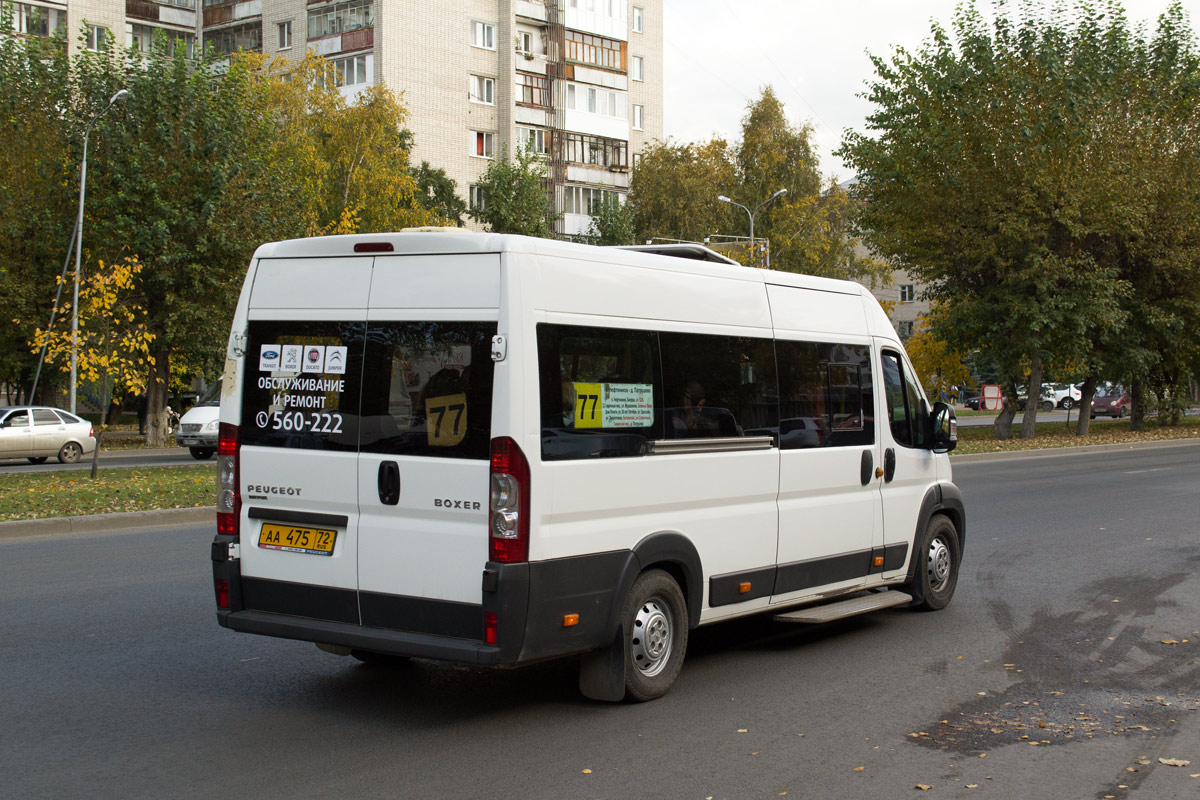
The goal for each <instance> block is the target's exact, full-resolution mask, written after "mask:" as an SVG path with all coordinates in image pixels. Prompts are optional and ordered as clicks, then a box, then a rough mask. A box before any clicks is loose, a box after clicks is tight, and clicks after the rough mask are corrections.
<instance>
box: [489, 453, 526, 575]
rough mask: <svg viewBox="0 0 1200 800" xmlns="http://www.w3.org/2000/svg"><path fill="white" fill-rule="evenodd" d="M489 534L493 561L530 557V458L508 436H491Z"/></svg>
mask: <svg viewBox="0 0 1200 800" xmlns="http://www.w3.org/2000/svg"><path fill="white" fill-rule="evenodd" d="M491 483H492V492H491V503H490V506H491V515H490V517H489V519H488V529H489V531H490V532H491V536H490V537H489V538H488V541H489V542H490V547H489V548H488V550H489V556H490V558H491V560H492V561H499V562H504V563H514V562H521V561H528V560H529V462H528V461H526V460H525V454H524V453H522V452H521V448H520V447H518V446H517V443H516V442H514V441H513V440H512V439H510V438H508V437H507V436H501V437H498V438H496V439H492V480H491Z"/></svg>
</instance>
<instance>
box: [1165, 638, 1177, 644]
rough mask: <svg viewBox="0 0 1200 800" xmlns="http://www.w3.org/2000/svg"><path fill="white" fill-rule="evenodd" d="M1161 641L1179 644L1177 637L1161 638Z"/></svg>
mask: <svg viewBox="0 0 1200 800" xmlns="http://www.w3.org/2000/svg"><path fill="white" fill-rule="evenodd" d="M1162 643H1163V644H1179V640H1178V639H1163V640H1162Z"/></svg>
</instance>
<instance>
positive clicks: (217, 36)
mask: <svg viewBox="0 0 1200 800" xmlns="http://www.w3.org/2000/svg"><path fill="white" fill-rule="evenodd" d="M210 44H211V45H212V47H213V49H214V50H216V51H217V52H218V53H221V54H226V55H228V54H229V53H236V52H237V51H238V50H255V51H258V52H262V23H261V22H248V23H246V24H245V25H235V26H234V27H232V28H221V29H220V30H216V31H209V32H208V33H205V34H204V46H205V47H207V46H208V45H210Z"/></svg>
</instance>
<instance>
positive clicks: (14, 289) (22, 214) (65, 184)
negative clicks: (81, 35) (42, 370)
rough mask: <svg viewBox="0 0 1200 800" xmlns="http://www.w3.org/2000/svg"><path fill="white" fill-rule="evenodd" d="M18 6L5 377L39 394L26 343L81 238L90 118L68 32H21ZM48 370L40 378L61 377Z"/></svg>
mask: <svg viewBox="0 0 1200 800" xmlns="http://www.w3.org/2000/svg"><path fill="white" fill-rule="evenodd" d="M13 10H14V4H12V3H4V4H0V87H3V89H4V90H3V91H0V321H2V322H3V323H4V324H2V325H0V383H3V384H6V385H7V386H8V387H9V389H10V390H12V391H14V393H15V394H16V396H17V397H23V398H24V399H32V398H29V397H28V392H29V391H30V386H31V384H32V381H33V375H34V371H35V369H36V364H37V355H36V354H31V353H30V352H29V348H28V347H26V346H25V344H26V343H27V342H29V340H30V339H32V338H33V334H34V329H35V328H36V327H38V326H45V325H46V323H47V321H48V320H49V318H50V314H51V307H52V304H53V300H54V292H55V287H56V285H57V281H58V278H59V275H60V274H61V270H62V269H63V264H64V261H65V260H66V257H67V249H68V247H69V246H70V243H71V241H72V238H73V237H72V235H71V233H72V229H73V226H74V222H75V207H76V206H75V202H76V198H77V196H78V191H79V151H80V144H81V143H80V137H81V135H82V127H81V126H79V125H78V124H77V122H76V120H75V118H74V117H73V115H72V114H71V113H70V109H71V107H72V102H73V99H72V94H71V91H70V80H69V69H68V60H67V55H66V52H67V43H66V37H65V31H60V32H59V33H58V34H57V35H56V36H55V37H53V38H49V39H46V38H42V37H37V36H29V37H24V36H18V35H14V33H13ZM84 122H85V123H86V120H85V121H84ZM107 126H108V121H107V120H105V121H102V122H101V123H100V124H99V125H98V126H97V129H96V130H95V131H93V138H92V141H93V142H94V141H95V140H96V139H98V138H100V137H102V136H104V135H105V134H106V131H107ZM60 313H61V309H60ZM47 378H49V379H50V384H48V382H47V380H40V382H39V383H40V386H42V387H46V386H48V385H51V384H52V383H53V382H54V381H59V380H60V377H59V376H58V375H57V374H53V375H48V376H47ZM44 394H45V393H44V392H43V395H44Z"/></svg>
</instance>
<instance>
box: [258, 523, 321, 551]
mask: <svg viewBox="0 0 1200 800" xmlns="http://www.w3.org/2000/svg"><path fill="white" fill-rule="evenodd" d="M335 539H337V531H331V530H325V529H322V528H297V527H296V526H294V525H275V524H272V523H270V522H267V523H264V524H263V526H262V530H261V531H259V532H258V546H259V547H263V548H266V549H267V550H286V551H287V552H289V553H311V554H312V555H315V556H331V555H333V542H334V540H335Z"/></svg>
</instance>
